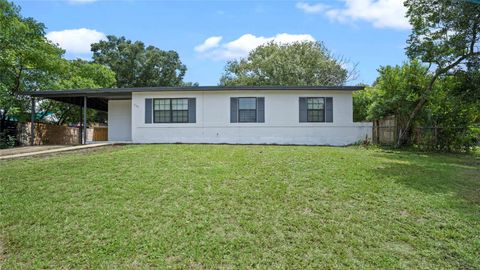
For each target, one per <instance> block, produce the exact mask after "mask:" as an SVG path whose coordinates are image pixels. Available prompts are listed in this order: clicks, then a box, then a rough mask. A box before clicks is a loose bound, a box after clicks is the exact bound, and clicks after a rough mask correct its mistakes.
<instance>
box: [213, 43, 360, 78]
mask: <svg viewBox="0 0 480 270" xmlns="http://www.w3.org/2000/svg"><path fill="white" fill-rule="evenodd" d="M345 64H346V62H345V61H344V60H343V59H336V58H335V57H334V56H333V55H332V54H331V53H330V52H329V51H328V50H327V48H325V46H324V45H323V43H320V42H297V43H292V44H284V45H282V44H277V43H273V42H270V43H268V44H266V45H263V46H259V47H257V48H256V49H255V50H253V51H252V52H250V53H249V55H248V57H247V58H242V59H240V60H233V61H230V62H228V63H227V65H226V66H225V72H224V74H223V76H222V77H221V79H220V84H221V85H342V84H344V83H345V82H346V81H347V79H349V76H350V75H352V76H353V75H354V74H353V72H351V73H349V72H348V71H347V70H346V69H345V68H344V65H345Z"/></svg>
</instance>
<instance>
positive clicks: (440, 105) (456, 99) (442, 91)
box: [419, 76, 480, 151]
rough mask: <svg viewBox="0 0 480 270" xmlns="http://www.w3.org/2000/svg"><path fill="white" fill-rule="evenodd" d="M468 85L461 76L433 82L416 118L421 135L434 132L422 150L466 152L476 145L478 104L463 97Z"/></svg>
mask: <svg viewBox="0 0 480 270" xmlns="http://www.w3.org/2000/svg"><path fill="white" fill-rule="evenodd" d="M469 85H471V81H470V78H464V77H461V76H447V77H445V78H442V79H440V80H439V81H438V82H437V83H436V86H435V88H434V90H433V91H432V93H431V95H430V98H429V101H428V102H427V103H426V104H425V107H424V109H423V110H422V113H421V115H422V117H421V118H420V119H419V122H420V123H419V124H420V125H421V126H424V127H427V128H424V129H423V133H428V132H430V133H432V132H434V133H435V134H432V135H433V136H434V140H430V142H428V143H427V144H426V145H425V146H424V147H426V148H428V149H433V150H441V151H452V150H457V151H458V150H466V151H468V150H469V149H470V147H472V146H475V145H476V144H477V141H478V139H479V138H480V137H479V136H480V131H478V130H476V129H475V123H478V122H479V120H480V119H479V118H480V102H479V101H478V99H477V100H475V99H472V98H467V97H466V96H463V93H464V92H468V91H469V89H468V86H469ZM476 87H477V90H478V87H479V86H478V85H477V86H476ZM459 93H462V94H459ZM427 139H428V137H427Z"/></svg>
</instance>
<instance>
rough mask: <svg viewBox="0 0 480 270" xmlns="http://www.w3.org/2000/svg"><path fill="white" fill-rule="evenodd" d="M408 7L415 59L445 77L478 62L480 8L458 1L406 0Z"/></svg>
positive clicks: (411, 54) (410, 53)
mask: <svg viewBox="0 0 480 270" xmlns="http://www.w3.org/2000/svg"><path fill="white" fill-rule="evenodd" d="M405 6H406V7H407V9H408V11H407V17H408V18H409V19H410V23H411V24H412V27H413V28H412V33H411V35H410V37H409V39H408V41H407V43H408V46H407V55H408V56H409V57H410V58H411V59H416V58H419V59H420V60H421V61H422V62H424V63H429V64H434V65H436V69H437V71H440V72H441V73H442V74H444V73H445V72H448V71H449V70H450V69H451V68H454V67H455V66H457V65H458V64H460V63H462V62H471V61H475V60H476V59H478V57H479V56H480V52H479V51H478V49H479V46H478V45H479V42H480V35H479V31H480V5H478V4H474V3H469V2H466V1H458V0H438V1H435V2H434V3H432V1H431V0H406V1H405ZM458 60H460V62H458V63H457V64H455V63H456V62H457V61H458ZM452 64H455V66H451V65H452Z"/></svg>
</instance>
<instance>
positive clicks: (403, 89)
mask: <svg viewBox="0 0 480 270" xmlns="http://www.w3.org/2000/svg"><path fill="white" fill-rule="evenodd" d="M378 72H379V77H378V78H377V79H376V81H375V83H374V84H373V88H374V90H372V93H371V104H370V106H369V108H368V118H369V119H381V118H384V117H386V116H390V115H394V116H395V118H396V120H397V125H398V126H399V127H400V129H404V128H405V127H406V124H407V122H408V119H409V115H410V112H411V111H412V110H413V109H414V108H415V106H416V104H417V103H418V100H419V99H420V97H421V93H422V91H423V87H424V85H425V83H426V82H427V81H428V80H429V77H430V75H428V70H427V67H425V66H423V65H422V64H420V63H419V62H418V61H412V62H407V63H404V64H403V65H402V66H386V67H380V68H379V69H378Z"/></svg>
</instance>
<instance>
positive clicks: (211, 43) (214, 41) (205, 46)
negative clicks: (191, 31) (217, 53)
mask: <svg viewBox="0 0 480 270" xmlns="http://www.w3.org/2000/svg"><path fill="white" fill-rule="evenodd" d="M222 38H223V37H222V36H213V37H209V38H207V39H206V40H205V41H204V42H203V43H202V44H200V45H198V46H196V47H195V51H197V52H204V51H206V50H209V49H212V48H215V47H218V44H220V41H222Z"/></svg>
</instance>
